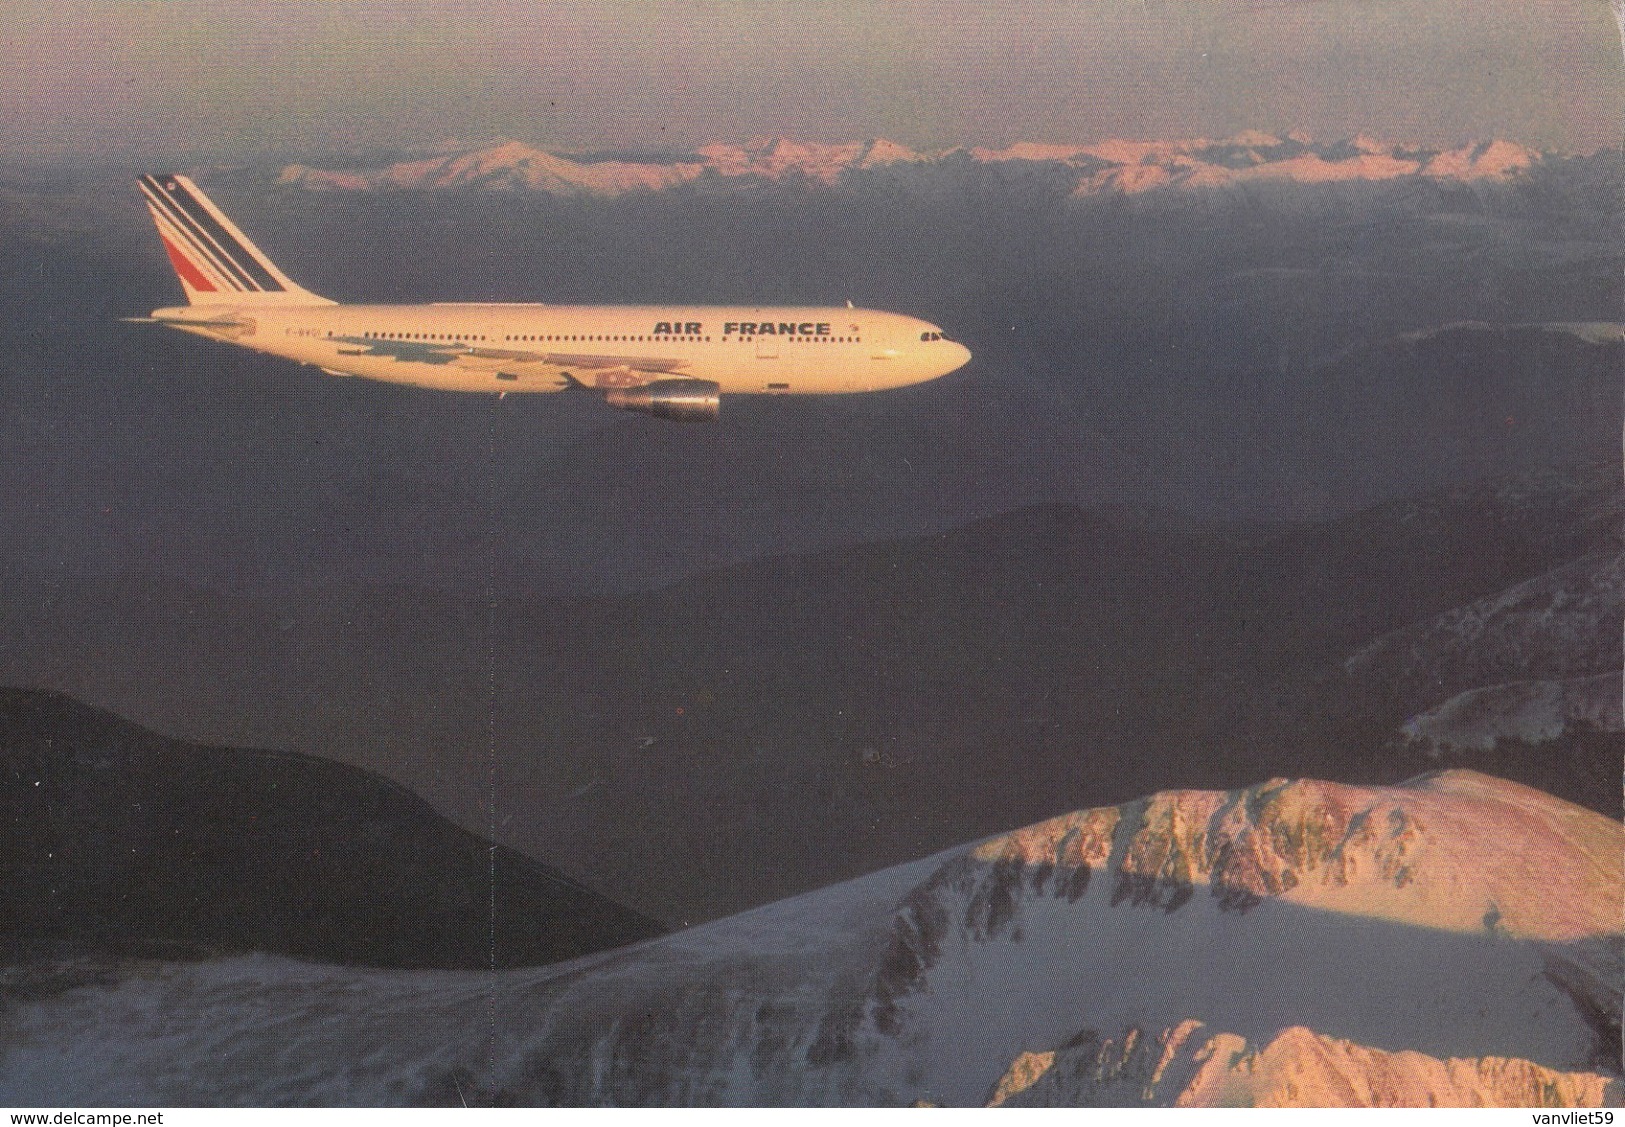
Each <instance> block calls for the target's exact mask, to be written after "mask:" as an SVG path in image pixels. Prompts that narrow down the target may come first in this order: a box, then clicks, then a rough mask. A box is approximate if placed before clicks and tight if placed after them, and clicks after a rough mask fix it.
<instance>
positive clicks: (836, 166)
mask: <svg viewBox="0 0 1625 1127" xmlns="http://www.w3.org/2000/svg"><path fill="white" fill-rule="evenodd" d="M1545 159H1546V155H1545V154H1543V153H1541V152H1540V151H1538V150H1535V149H1531V148H1529V147H1527V146H1524V145H1519V144H1516V143H1514V142H1511V141H1505V140H1491V141H1485V142H1480V143H1478V144H1473V145H1465V146H1462V147H1459V148H1454V149H1443V150H1441V149H1431V148H1425V147H1418V146H1414V145H1406V144H1399V143H1393V142H1388V141H1379V140H1376V139H1374V138H1371V137H1367V136H1364V135H1361V136H1359V137H1356V138H1354V139H1353V140H1349V141H1336V142H1330V143H1326V142H1317V141H1314V140H1312V139H1310V138H1308V137H1305V136H1302V135H1300V134H1289V135H1286V136H1275V135H1271V134H1267V133H1259V132H1247V133H1242V134H1238V135H1237V136H1235V137H1228V138H1224V139H1219V140H1206V139H1193V140H1178V141H1123V140H1109V141H1099V142H1094V143H1090V144H1076V145H1064V144H1035V143H1026V142H1023V143H1018V144H1014V145H1010V146H1007V147H1005V148H1002V149H989V148H953V149H946V150H940V151H934V152H916V151H914V150H912V149H909V148H906V147H904V146H902V145H899V144H896V143H895V142H892V141H887V140H883V139H876V140H869V141H857V142H849V143H845V144H825V143H816V142H807V141H794V140H786V139H783V138H772V139H764V140H758V141H753V142H750V143H748V144H745V145H732V144H713V145H706V146H704V147H702V148H700V149H698V150H696V151H694V152H692V153H686V154H681V155H678V156H674V157H668V158H663V159H629V158H627V157H624V156H616V157H608V158H606V157H597V156H593V155H575V156H569V155H563V154H557V153H548V152H544V151H542V150H540V149H536V148H533V147H531V146H529V145H525V144H522V143H520V142H518V141H505V142H501V143H499V144H495V145H491V146H487V147H477V148H469V149H461V150H456V151H451V152H443V153H437V154H435V155H432V156H427V157H422V158H418V159H413V160H406V161H401V162H397V163H394V164H390V165H387V166H385V167H379V168H313V167H310V166H308V165H304V164H291V165H288V166H287V167H285V168H284V169H283V170H282V173H281V176H280V182H281V183H283V184H285V185H290V186H295V187H300V188H307V189H313V190H325V191H365V190H372V191H379V190H417V191H438V190H445V189H478V190H490V191H520V192H544V193H549V194H554V195H589V196H614V195H620V194H623V193H626V192H634V191H660V190H663V189H666V188H671V187H675V186H678V185H684V184H709V185H713V186H716V185H724V184H728V183H730V182H736V183H737V182H774V183H781V182H787V181H793V182H801V183H811V184H823V185H835V184H840V183H842V182H844V181H847V180H849V179H852V178H854V177H859V176H863V175H866V174H867V175H882V176H885V175H892V176H895V175H900V174H905V173H909V172H914V173H921V172H924V173H926V174H929V173H931V172H933V171H952V170H962V169H965V168H967V167H984V168H985V167H1008V168H1020V167H1038V168H1043V169H1046V170H1049V171H1051V172H1053V173H1057V174H1060V175H1064V176H1069V177H1070V178H1071V179H1072V180H1073V188H1072V190H1073V192H1074V194H1076V195H1093V194H1097V193H1102V192H1115V193H1125V194H1136V193H1141V192H1146V191H1150V190H1152V189H1157V188H1170V187H1176V188H1222V187H1226V186H1230V185H1236V184H1248V183H1257V182H1288V183H1301V184H1324V183H1332V182H1341V181H1384V180H1395V179H1400V178H1403V177H1411V176H1418V177H1424V178H1427V179H1432V180H1452V181H1491V182H1495V181H1505V180H1507V179H1510V178H1511V177H1514V176H1516V175H1517V174H1519V173H1521V172H1524V171H1527V170H1529V169H1531V168H1533V167H1535V166H1536V165H1538V164H1540V163H1541V162H1542V161H1544V160H1545Z"/></svg>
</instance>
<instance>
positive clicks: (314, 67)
mask: <svg viewBox="0 0 1625 1127" xmlns="http://www.w3.org/2000/svg"><path fill="white" fill-rule="evenodd" d="M264 12H265V9H264V8H263V7H259V6H255V5H250V4H247V3H246V2H245V0H198V2H196V3H189V4H185V5H179V4H166V3H160V2H155V0H118V2H112V3H103V2H90V0H77V2H69V3H56V2H53V3H51V4H44V3H41V2H38V0H22V2H21V4H20V5H19V8H18V10H17V12H16V13H15V14H14V15H13V16H12V17H11V19H10V20H9V23H10V34H9V35H7V36H6V37H4V38H3V39H0V109H3V110H4V111H5V112H4V114H3V116H0V156H6V157H11V158H14V159H40V158H51V157H58V158H60V157H84V156H90V155H94V156H99V157H102V158H105V159H109V160H117V159H128V160H131V161H153V160H184V159H193V160H219V161H229V160H243V159H252V158H254V157H256V156H261V157H263V156H264V155H266V154H267V153H270V152H279V153H288V154H300V153H313V152H322V151H332V152H343V151H351V150H356V149H368V148H375V149H376V148H391V147H402V146H421V145H433V144H441V143H446V142H449V141H451V140H453V139H460V140H463V141H465V142H467V143H469V144H479V143H482V142H484V141H488V140H493V139H496V138H513V139H515V140H519V141H522V142H525V143H527V144H531V145H535V146H537V147H540V148H544V149H550V150H556V151H583V150H586V151H592V150H638V151H651V152H659V151H668V152H669V151H674V150H676V151H681V150H684V149H687V148H691V147H693V146H696V145H700V144H704V143H706V142H713V141H724V142H739V141H744V140H746V139H749V138H755V137H764V136H788V137H794V138H797V139H801V140H807V141H824V142H829V141H853V140H860V139H864V138H869V137H886V138H889V139H891V140H894V141H897V142H898V143H900V144H904V145H908V146H910V147H913V148H919V149H928V150H929V149H941V148H948V147H952V146H954V145H961V144H963V145H987V146H992V147H998V146H1002V145H1006V144H1010V143H1012V142H1016V141H1032V142H1051V143H1066V142H1072V143H1086V142H1089V141H1096V140H1103V139H1106V138H1110V137H1124V138H1144V139H1172V138H1181V137H1223V136H1230V135H1234V134H1236V133H1239V132H1241V131H1243V130H1248V129H1259V130H1262V131H1265V132H1270V133H1287V132H1291V131H1302V132H1305V133H1308V134H1310V135H1311V136H1314V137H1316V138H1323V139H1339V138H1346V137H1353V136H1355V135H1357V134H1359V133H1362V132H1363V133H1370V134H1373V135H1375V136H1379V137H1383V138H1385V139H1391V140H1395V141H1404V142H1410V143H1415V144H1421V145H1430V146H1434V147H1441V148H1449V147H1454V146H1457V145H1461V144H1465V143H1469V142H1473V141H1479V140H1485V139H1489V138H1491V137H1502V138H1506V139H1508V140H1512V141H1517V142H1519V143H1522V144H1527V145H1531V146H1533V147H1537V148H1543V149H1547V150H1552V151H1558V152H1590V151H1594V150H1596V149H1597V148H1600V147H1604V146H1611V145H1617V144H1618V143H1619V141H1620V136H1621V123H1622V120H1625V82H1622V81H1621V78H1622V76H1625V68H1622V65H1621V58H1620V40H1619V33H1618V29H1617V27H1616V26H1615V23H1614V20H1613V18H1612V14H1611V13H1610V11H1609V9H1608V7H1607V6H1606V5H1604V4H1600V3H1597V4H1586V5H1572V4H1562V5H1559V4H1555V3H1538V4H1526V3H1511V2H1505V0H1496V2H1494V3H1474V4H1468V3H1461V2H1449V3H1436V2H1431V0H1428V2H1424V0H1389V2H1384V3H1351V2H1330V0H1328V2H1318V0H1304V2H1299V3H1286V4H1280V3H1258V2H1251V0H1227V2H1224V3H1213V4H1175V3H1152V2H1141V0H1132V2H1130V0H1121V2H1118V0H1108V2H1102V3H1098V4H1091V5H1087V6H1077V5H1064V4H1056V3H1051V2H1047V0H1022V2H1020V3H1017V4H1016V5H1014V6H1013V7H1010V6H1007V7H1003V8H1000V9H998V10H997V11H994V10H992V9H987V10H982V9H977V8H970V7H965V6H961V5H955V4H951V3H948V2H946V0H927V2H924V3H917V4H910V5H895V4H881V3H876V2H872V0H824V2H819V3H805V4H797V5H793V6H790V5H769V4H760V5H735V4H718V3H711V2H693V3H678V2H676V0H659V2H654V3H648V4H638V5H628V4H617V3H608V2H596V0H577V2H574V3H565V4H550V5H548V6H546V8H545V9H542V8H538V7H536V6H532V5H527V4H520V3H515V2H513V0H499V2H497V3H492V4H480V5H472V4H469V3H467V2H465V0H421V2H413V3H399V4H375V3H364V2H359V0H345V2H340V3H332V4H322V5H283V6H279V7H278V8H277V9H276V18H275V20H274V21H273V20H269V19H267V18H265V16H264Z"/></svg>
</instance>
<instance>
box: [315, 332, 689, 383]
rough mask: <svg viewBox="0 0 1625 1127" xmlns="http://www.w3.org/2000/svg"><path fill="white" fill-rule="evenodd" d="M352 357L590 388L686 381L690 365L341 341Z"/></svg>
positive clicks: (453, 345)
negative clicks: (544, 377)
mask: <svg viewBox="0 0 1625 1127" xmlns="http://www.w3.org/2000/svg"><path fill="white" fill-rule="evenodd" d="M338 339H339V341H340V343H341V344H342V345H344V346H345V347H343V348H341V349H340V353H341V354H342V355H347V356H386V357H388V358H390V359H391V360H404V361H411V362H414V363H418V364H459V365H462V366H465V367H473V368H491V369H495V370H499V371H505V372H526V371H531V372H539V371H547V372H554V373H557V374H559V375H562V376H565V377H567V378H568V379H570V380H572V381H573V382H575V383H579V384H582V385H584V386H587V387H638V386H641V385H643V384H646V383H649V382H651V381H653V380H657V379H661V378H669V377H672V376H677V375H681V374H682V371H683V369H684V368H685V367H687V366H688V361H686V360H680V359H676V358H673V357H660V356H623V355H609V354H601V353H579V352H539V351H535V350H531V349H509V348H489V347H486V346H483V345H470V344H464V343H460V342H458V341H416V340H380V339H378V338H375V337H340V338H338Z"/></svg>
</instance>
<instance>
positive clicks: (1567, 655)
mask: <svg viewBox="0 0 1625 1127" xmlns="http://www.w3.org/2000/svg"><path fill="white" fill-rule="evenodd" d="M1622 621H1625V555H1621V554H1620V553H1618V552H1594V553H1590V554H1588V555H1586V556H1584V557H1582V558H1580V559H1578V560H1575V561H1574V562H1573V563H1570V564H1566V565H1564V566H1563V567H1560V568H1557V569H1556V570H1553V571H1550V572H1547V573H1546V574H1544V575H1539V576H1536V577H1535V578H1533V579H1530V580H1527V581H1526V582H1523V583H1520V584H1518V585H1517V586H1515V587H1512V588H1509V589H1508V590H1506V591H1503V592H1501V593H1500V594H1498V595H1493V596H1491V597H1489V598H1485V599H1480V600H1479V601H1477V602H1475V603H1471V604H1469V605H1467V606H1464V607H1459V608H1457V609H1456V610H1452V611H1448V612H1446V613H1445V614H1442V615H1439V616H1438V617H1436V618H1433V619H1430V620H1429V621H1427V622H1422V623H1418V624H1417V625H1415V626H1410V627H1407V628H1405V629H1403V630H1399V631H1395V632H1394V633H1392V634H1386V635H1384V636H1383V637H1381V638H1378V639H1376V640H1375V641H1373V642H1371V643H1370V644H1368V645H1366V646H1365V647H1364V648H1362V649H1361V650H1360V651H1359V652H1358V653H1356V654H1354V655H1353V656H1352V657H1351V658H1349V660H1348V662H1347V663H1346V664H1347V668H1348V670H1349V672H1350V673H1353V674H1355V675H1357V676H1365V677H1374V676H1382V677H1386V678H1388V679H1390V680H1392V681H1393V682H1395V683H1408V684H1414V685H1428V686H1432V687H1433V688H1434V690H1435V692H1436V693H1437V695H1436V697H1435V699H1442V698H1444V697H1446V696H1452V695H1455V694H1457V693H1460V692H1463V691H1465V690H1466V689H1468V688H1471V687H1478V686H1482V685H1485V684H1486V683H1490V682H1502V681H1510V680H1514V679H1520V680H1521V679H1537V678H1572V677H1580V676H1586V675H1589V674H1595V673H1601V672H1605V671H1609V670H1615V669H1618V668H1619V667H1620V660H1621V640H1620V639H1621V622H1622Z"/></svg>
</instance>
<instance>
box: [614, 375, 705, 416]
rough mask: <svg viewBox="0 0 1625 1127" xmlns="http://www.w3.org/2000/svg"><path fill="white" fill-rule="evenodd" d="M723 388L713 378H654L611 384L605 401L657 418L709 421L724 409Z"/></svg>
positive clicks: (623, 408) (625, 409)
mask: <svg viewBox="0 0 1625 1127" xmlns="http://www.w3.org/2000/svg"><path fill="white" fill-rule="evenodd" d="M721 390H722V389H721V388H719V387H718V386H717V385H716V384H714V383H712V382H711V381H710V380H655V381H654V382H653V383H646V384H644V385H643V386H642V387H612V388H610V389H609V390H608V391H606V392H604V402H605V403H608V404H609V405H610V406H611V407H619V408H620V409H621V410H623V411H642V412H643V413H644V414H646V415H653V416H655V417H656V418H657V419H686V420H689V421H692V422H709V421H711V420H712V419H715V418H716V417H717V414H718V413H719V411H720V409H721V395H720V393H721Z"/></svg>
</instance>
